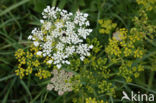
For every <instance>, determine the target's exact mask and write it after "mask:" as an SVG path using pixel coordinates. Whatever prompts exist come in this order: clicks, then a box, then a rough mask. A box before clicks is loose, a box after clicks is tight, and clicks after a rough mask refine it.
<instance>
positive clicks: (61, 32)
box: [28, 6, 93, 68]
mask: <svg viewBox="0 0 156 103" xmlns="http://www.w3.org/2000/svg"><path fill="white" fill-rule="evenodd" d="M42 15H43V19H41V20H40V22H41V25H42V26H41V28H34V30H32V34H31V35H30V36H29V37H28V39H30V40H32V41H33V43H34V45H35V46H36V47H38V46H39V47H40V48H41V50H40V52H38V53H37V55H42V56H43V57H49V58H51V59H52V60H53V61H52V60H50V61H48V63H49V64H52V63H53V64H54V65H55V66H56V67H57V68H61V67H62V65H69V64H70V62H69V59H70V57H72V56H73V54H77V55H78V56H79V58H80V60H82V61H83V60H84V59H85V57H87V56H89V55H90V49H92V48H93V46H92V45H88V44H86V43H84V42H85V39H86V38H87V37H88V36H89V35H90V33H91V32H92V29H89V28H88V26H89V21H88V20H87V17H88V14H87V13H82V12H80V11H77V12H76V14H73V13H70V12H68V11H66V10H62V9H59V8H57V7H50V6H47V8H45V9H44V10H43V12H42Z"/></svg>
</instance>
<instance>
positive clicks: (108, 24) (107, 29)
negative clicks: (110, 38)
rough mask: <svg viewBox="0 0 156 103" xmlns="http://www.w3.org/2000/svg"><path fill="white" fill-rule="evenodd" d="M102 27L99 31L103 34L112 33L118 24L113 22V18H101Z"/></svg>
mask: <svg viewBox="0 0 156 103" xmlns="http://www.w3.org/2000/svg"><path fill="white" fill-rule="evenodd" d="M98 22H99V24H100V26H101V28H100V29H99V32H100V33H101V34H110V33H111V32H112V30H113V29H114V28H115V27H116V26H117V24H116V23H112V20H110V19H108V20H102V19H101V20H99V21H98Z"/></svg>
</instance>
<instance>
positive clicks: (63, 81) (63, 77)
mask: <svg viewBox="0 0 156 103" xmlns="http://www.w3.org/2000/svg"><path fill="white" fill-rule="evenodd" d="M52 74H53V75H54V76H53V78H51V80H50V83H49V84H48V85H47V90H49V91H51V90H53V89H54V90H55V91H57V92H58V95H63V94H64V93H65V92H70V91H72V83H70V79H71V78H72V76H73V73H72V72H65V71H64V70H60V71H58V70H56V69H55V70H53V72H52Z"/></svg>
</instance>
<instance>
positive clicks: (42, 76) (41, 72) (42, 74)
mask: <svg viewBox="0 0 156 103" xmlns="http://www.w3.org/2000/svg"><path fill="white" fill-rule="evenodd" d="M35 76H37V77H39V78H40V79H45V78H48V77H50V76H51V73H50V72H49V71H48V70H42V69H39V71H38V73H36V74H35Z"/></svg>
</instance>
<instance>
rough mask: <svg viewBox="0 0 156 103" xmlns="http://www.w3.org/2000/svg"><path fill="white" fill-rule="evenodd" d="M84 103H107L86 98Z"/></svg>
mask: <svg viewBox="0 0 156 103" xmlns="http://www.w3.org/2000/svg"><path fill="white" fill-rule="evenodd" d="M86 103H108V102H104V101H103V100H96V99H95V98H91V97H89V98H86Z"/></svg>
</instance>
